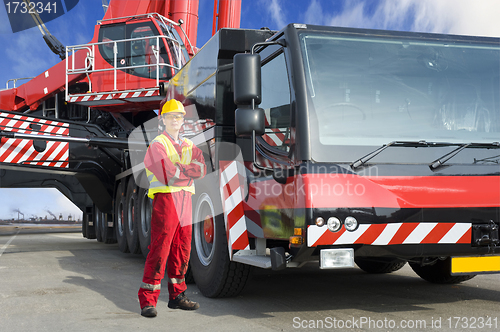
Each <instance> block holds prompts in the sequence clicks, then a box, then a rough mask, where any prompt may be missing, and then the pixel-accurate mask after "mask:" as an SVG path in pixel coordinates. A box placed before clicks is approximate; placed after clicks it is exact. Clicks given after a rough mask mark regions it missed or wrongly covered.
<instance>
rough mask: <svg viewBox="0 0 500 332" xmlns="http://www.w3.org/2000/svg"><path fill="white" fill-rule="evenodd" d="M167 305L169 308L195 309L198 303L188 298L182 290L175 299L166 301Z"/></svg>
mask: <svg viewBox="0 0 500 332" xmlns="http://www.w3.org/2000/svg"><path fill="white" fill-rule="evenodd" d="M168 307H169V308H170V309H182V310H196V309H198V308H199V307H200V305H199V304H198V303H197V302H193V301H191V300H190V299H188V298H187V296H186V295H185V294H184V292H182V293H181V294H179V295H178V296H177V297H176V298H175V299H173V300H169V301H168Z"/></svg>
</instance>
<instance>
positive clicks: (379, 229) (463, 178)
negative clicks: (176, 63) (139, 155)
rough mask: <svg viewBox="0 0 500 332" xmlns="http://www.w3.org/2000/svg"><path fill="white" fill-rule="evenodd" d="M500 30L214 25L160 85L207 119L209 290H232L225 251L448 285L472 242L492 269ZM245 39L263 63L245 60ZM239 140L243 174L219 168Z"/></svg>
mask: <svg viewBox="0 0 500 332" xmlns="http://www.w3.org/2000/svg"><path fill="white" fill-rule="evenodd" d="M498 42H499V40H498V39H496V38H481V37H468V36H453V35H437V34H421V33H411V32H394V31H378V30H362V29H347V28H335V27H323V26H312V25H304V24H290V25H288V26H287V27H286V28H285V29H283V30H282V31H280V32H277V33H271V32H269V31H268V30H257V31H251V30H230V29H223V30H221V31H220V32H219V33H218V34H217V35H216V36H214V37H213V38H212V40H210V41H209V43H208V44H207V45H206V46H204V48H202V49H201V50H200V52H199V53H198V55H196V56H195V57H194V58H193V59H191V60H190V62H189V63H188V64H187V65H186V66H185V67H184V68H183V69H182V70H181V71H180V73H179V74H178V76H176V77H175V78H174V79H173V80H172V81H173V83H174V84H171V85H170V86H169V90H168V93H169V94H170V96H171V97H176V98H178V99H180V100H183V101H184V104H185V106H188V107H189V106H191V107H193V108H194V109H195V110H197V112H194V113H195V114H197V115H196V116H197V117H198V118H203V119H207V118H208V119H210V120H211V121H212V122H213V128H211V130H210V131H206V132H205V135H208V136H210V137H208V136H207V137H206V138H208V139H209V140H207V142H208V143H209V144H207V147H206V149H205V153H206V154H207V158H205V159H206V160H209V161H210V162H211V165H210V166H211V168H212V169H213V170H214V171H216V170H219V172H220V174H221V175H220V176H219V179H220V182H219V186H220V191H219V190H215V191H214V190H208V189H205V188H208V187H204V186H203V185H201V186H200V190H201V192H200V193H198V201H197V203H195V200H194V201H193V204H194V207H195V213H194V215H197V214H196V211H200V213H198V215H199V216H202V217H201V221H200V220H194V225H193V229H194V233H193V234H194V240H193V250H192V259H191V264H192V267H193V274H194V277H195V280H196V282H197V284H198V286H199V287H200V289H201V290H202V292H203V293H204V294H205V295H207V296H221V294H223V293H224V292H226V291H228V289H233V290H235V289H241V287H240V286H239V285H240V284H241V283H244V282H245V281H244V280H246V278H245V277H242V278H240V279H241V281H234V282H232V281H231V282H226V284H230V286H222V284H223V282H221V281H220V280H222V279H220V278H219V279H217V278H218V277H217V275H218V274H217V273H218V272H216V271H218V269H220V268H222V267H221V266H218V267H216V266H217V264H222V263H220V262H219V261H218V260H223V258H222V257H224V256H226V257H227V258H225V259H226V260H227V262H225V263H224V264H229V266H233V267H234V268H235V269H239V270H238V271H239V272H240V273H242V275H243V276H244V275H246V274H245V273H246V272H245V271H247V270H248V268H247V267H245V266H248V265H250V266H258V267H261V268H282V267H285V266H286V267H300V266H301V265H303V264H306V263H308V262H313V261H314V262H319V266H320V268H339V267H347V266H353V265H354V263H356V264H357V265H358V266H359V267H361V268H362V269H363V270H365V271H367V272H370V273H380V272H385V273H387V272H392V271H395V270H397V269H399V268H401V267H402V266H403V265H404V264H405V263H406V262H409V263H410V265H411V267H412V268H413V269H414V270H415V272H416V273H417V274H418V275H419V276H421V277H422V278H424V279H426V280H428V281H431V282H445V283H453V282H459V281H463V280H467V279H470V278H471V277H472V276H473V275H474V274H475V273H482V272H484V271H483V270H481V269H479V270H468V269H467V268H463V267H457V266H459V264H458V263H457V264H458V265H457V264H452V262H453V261H454V260H453V259H455V258H462V257H470V256H473V257H474V259H477V260H478V261H481V262H485V265H488V266H486V267H484V269H486V270H488V269H491V268H492V267H491V266H489V264H490V263H489V262H493V263H491V264H493V270H494V271H500V265H499V262H500V261H499V257H498V256H495V253H496V251H497V250H498V245H499V240H498V228H499V223H500V166H499V158H500V149H499V148H500V144H499V142H498V141H499V137H500V135H499V131H500V96H499V91H500V87H499V73H500V67H499V58H500V57H499V55H500V48H499V46H498V45H499V43H498ZM238 53H240V54H241V53H247V54H245V55H244V56H248V57H252V56H255V55H258V57H259V62H258V63H259V65H258V66H255V65H249V66H248V67H247V68H243V69H241V68H238V66H237V63H236V57H235V58H234V64H233V56H234V55H236V54H238ZM248 53H251V54H248ZM202 62H204V64H203V65H202ZM255 67H258V68H257V69H255ZM193 68H196V70H193ZM195 73H196V74H197V75H198V76H196V75H195ZM188 81H189V86H186V84H179V83H178V82H188ZM175 82H177V84H175ZM239 85H241V86H240V87H238V86H239ZM245 89H248V91H249V92H248V93H247V94H246V95H245V93H244V92H243V93H240V92H241V91H243V90H245ZM237 91H240V92H238V93H237ZM186 92H188V93H186ZM238 114H251V116H247V115H245V116H243V115H241V116H239V115H238ZM239 119H241V120H239ZM250 119H254V120H255V123H252V121H254V120H250ZM252 126H254V127H253V129H252ZM241 128H244V130H240V129H241ZM249 128H250V129H251V130H250V129H249ZM208 133H210V134H208ZM237 134H238V135H237ZM221 143H232V144H234V145H235V146H237V148H236V150H238V151H237V152H234V153H232V154H231V153H228V150H229V149H227V148H224V149H219V148H218V147H217V144H221ZM239 152H241V156H242V160H241V161H238V162H237V164H238V165H240V164H241V165H243V166H244V167H241V166H238V167H236V166H235V167H232V169H233V170H234V172H236V177H237V178H238V179H239V182H238V181H236V180H234V181H232V178H230V177H227V176H228V175H227V174H228V172H229V171H228V170H229V169H230V168H231V159H232V158H231V157H230V156H237V155H238V153H239ZM233 161H234V158H233ZM234 172H233V173H234ZM236 182H238V183H239V184H238V185H237V187H238V186H239V188H240V189H239V190H240V191H241V194H238V197H237V198H238V199H237V200H236V201H235V199H236V197H235V195H234V193H235V192H237V191H238V189H237V188H236V187H234V188H228V186H230V184H229V183H236ZM200 197H201V198H200ZM207 197H208V198H209V199H207ZM228 207H229V208H230V211H227V210H228ZM217 211H219V212H221V211H224V213H217ZM218 224H221V225H222V226H218ZM197 229H198V231H197ZM207 231H208V234H216V235H212V236H208V237H206V236H203V234H207ZM204 232H205V233H204ZM217 233H219V235H218V236H217ZM215 239H219V241H222V242H221V243H218V242H217V241H216V240H215ZM222 239H224V241H223V240H222ZM226 242H227V243H226ZM219 251H222V253H220V252H219ZM452 257H453V259H452ZM485 257H486V258H488V259H489V258H492V257H493V260H492V261H490V260H488V259H486V260H484V258H485ZM455 261H457V262H458V261H459V260H458V259H455ZM480 265H481V264H480ZM453 269H454V270H453ZM226 281H227V280H226ZM236 284H237V285H236ZM230 287H232V288H230ZM238 287H240V288H238Z"/></svg>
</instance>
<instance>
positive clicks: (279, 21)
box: [264, 0, 286, 29]
mask: <svg viewBox="0 0 500 332" xmlns="http://www.w3.org/2000/svg"><path fill="white" fill-rule="evenodd" d="M264 6H265V8H266V10H267V12H268V13H269V14H270V15H271V18H272V20H273V21H274V24H275V26H276V27H277V28H278V29H282V28H284V27H285V25H286V19H285V14H284V11H283V7H282V5H281V1H280V0H271V1H270V2H269V1H266V2H265V4H264Z"/></svg>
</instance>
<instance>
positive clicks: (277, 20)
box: [0, 0, 500, 218]
mask: <svg viewBox="0 0 500 332" xmlns="http://www.w3.org/2000/svg"><path fill="white" fill-rule="evenodd" d="M112 1H122V0H112ZM213 4H214V2H213V1H212V0H200V6H199V25H198V40H197V46H198V47H201V46H203V44H204V43H205V42H206V41H207V40H208V39H209V38H210V37H211V31H212V12H213ZM4 8H5V7H3V6H2V8H0V45H2V47H1V48H0V89H3V88H5V83H6V82H7V80H8V79H12V78H19V77H29V76H36V75H38V74H40V73H41V72H43V71H44V70H45V69H48V68H50V67H51V66H53V65H55V64H56V63H57V62H58V61H59V58H58V57H57V56H56V55H54V54H53V53H52V52H51V51H50V50H49V48H48V47H47V45H46V44H45V42H44V41H43V39H42V36H41V34H40V32H39V30H38V29H37V28H32V29H29V30H26V31H21V32H18V33H15V34H14V33H12V31H11V28H10V26H9V23H8V19H7V14H6V10H5V9H4ZM498 13H500V1H499V0H242V8H241V27H242V28H249V29H258V28H261V27H269V28H271V29H273V30H279V29H281V28H282V27H284V26H285V25H286V24H288V23H307V24H318V25H333V26H342V27H360V28H376V29H388V30H405V31H421V32H437V33H452V34H466V35H480V36H494V37H500V20H498ZM103 15H104V11H103V9H102V0H80V2H79V4H78V5H77V6H76V7H75V8H74V9H73V10H71V11H70V12H68V13H67V14H65V15H63V16H61V17H59V18H57V19H55V20H53V21H51V22H48V23H47V24H46V26H47V28H48V29H49V31H50V32H51V33H52V34H53V35H54V36H56V37H57V38H58V39H59V40H60V41H61V42H62V43H63V44H64V45H75V44H85V43H87V42H89V41H90V40H91V38H92V35H93V32H94V25H95V23H96V21H97V20H100V19H102V17H103ZM27 201H28V202H30V204H29V206H25V205H26V204H25V202H27ZM21 206H25V207H24V208H21ZM15 209H20V210H21V211H22V212H23V213H25V215H26V216H27V217H29V216H32V215H36V216H40V217H43V216H45V215H47V214H48V213H47V210H51V211H52V212H53V213H55V214H56V215H59V213H63V215H64V216H67V215H68V214H72V215H75V214H76V215H78V216H81V212H80V211H79V210H78V209H77V208H76V207H75V206H74V205H73V204H72V203H71V202H69V201H68V200H67V199H66V198H65V197H63V196H62V195H60V194H59V193H58V192H57V191H56V190H55V189H36V190H35V189H33V190H32V189H29V190H28V189H0V218H17V213H16V212H14V210H15Z"/></svg>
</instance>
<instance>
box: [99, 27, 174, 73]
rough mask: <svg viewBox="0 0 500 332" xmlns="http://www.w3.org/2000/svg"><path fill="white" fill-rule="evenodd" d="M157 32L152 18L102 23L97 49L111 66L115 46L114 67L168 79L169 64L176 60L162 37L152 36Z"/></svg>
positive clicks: (170, 71) (112, 64)
mask: <svg viewBox="0 0 500 332" xmlns="http://www.w3.org/2000/svg"><path fill="white" fill-rule="evenodd" d="M159 35H160V34H159V33H158V30H157V28H156V27H155V25H154V24H153V23H152V22H143V23H136V24H126V25H125V24H121V25H120V24H117V25H110V26H103V27H101V29H100V32H99V41H100V42H102V44H100V45H99V51H100V53H101V55H102V57H103V59H104V60H105V61H106V62H108V63H109V64H110V65H111V66H114V65H115V54H114V49H115V47H116V52H117V53H116V67H117V68H122V70H125V71H127V73H129V74H132V75H136V76H140V77H146V78H152V79H156V76H157V75H159V78H160V79H170V78H171V77H172V76H173V74H174V72H173V70H172V68H171V67H170V66H169V64H171V63H175V64H177V63H178V62H179V60H178V59H177V57H175V56H172V55H171V54H170V51H169V48H168V47H166V46H165V43H166V40H165V38H156V37H155V36H159Z"/></svg>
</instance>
